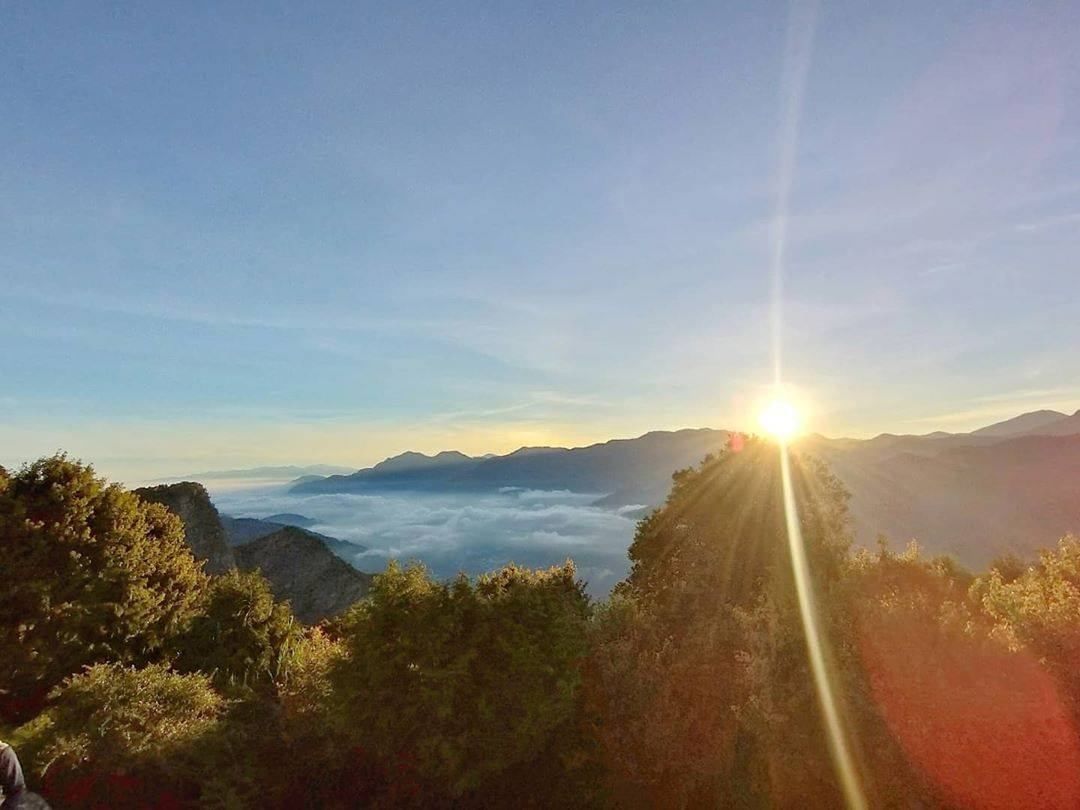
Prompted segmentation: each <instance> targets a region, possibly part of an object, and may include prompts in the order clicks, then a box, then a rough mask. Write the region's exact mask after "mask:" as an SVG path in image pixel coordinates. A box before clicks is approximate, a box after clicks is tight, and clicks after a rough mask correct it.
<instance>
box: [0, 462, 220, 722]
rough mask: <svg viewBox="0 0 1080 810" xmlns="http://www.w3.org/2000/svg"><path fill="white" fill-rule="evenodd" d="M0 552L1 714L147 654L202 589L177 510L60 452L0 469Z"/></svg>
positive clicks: (9, 715) (14, 713)
mask: <svg viewBox="0 0 1080 810" xmlns="http://www.w3.org/2000/svg"><path fill="white" fill-rule="evenodd" d="M0 557H2V559H3V561H4V562H3V565H4V587H3V588H2V589H0V684H4V687H5V689H6V691H5V692H0V715H2V716H3V717H4V718H6V719H7V720H8V721H13V720H16V721H17V720H24V719H26V718H28V717H30V716H32V715H33V714H34V713H35V712H36V711H37V710H38V709H39V708H40V707H41V705H42V701H43V699H44V697H45V695H46V694H47V693H48V692H49V690H50V689H52V688H53V687H54V686H56V685H57V684H59V683H60V682H61V681H62V680H63V679H64V678H65V677H67V676H68V675H71V674H73V673H75V672H78V671H79V670H80V669H81V668H82V667H83V666H85V665H87V664H93V663H97V662H107V661H116V662H121V663H135V664H139V663H144V662H146V661H149V660H151V659H152V657H153V656H155V655H156V654H158V653H159V652H160V651H161V650H162V649H163V647H164V646H165V644H166V643H167V641H168V640H169V639H170V638H171V637H172V636H174V635H175V634H176V633H177V632H178V631H179V630H181V629H182V628H183V627H184V626H185V625H186V624H187V622H188V620H189V619H190V618H191V616H192V614H193V612H194V608H195V606H196V604H197V603H198V601H199V599H200V596H201V593H202V590H203V588H204V586H205V577H204V576H203V575H202V573H201V571H200V565H199V564H198V563H196V561H195V560H194V559H193V558H192V556H191V553H190V552H189V550H188V548H187V546H186V545H185V544H184V536H183V526H182V525H181V523H180V521H179V520H178V519H177V518H175V517H174V516H172V515H170V514H169V513H168V512H167V511H166V510H165V508H164V507H161V506H157V505H151V504H145V503H143V502H142V501H140V500H139V498H137V497H136V496H135V495H133V494H132V493H130V492H127V491H125V490H123V489H122V488H121V487H119V486H118V485H115V484H112V485H109V484H106V482H105V481H104V480H103V479H101V478H99V477H98V476H96V475H95V474H94V471H93V469H92V468H91V467H89V466H87V465H84V464H81V463H79V462H75V461H70V460H68V459H67V457H66V456H63V455H56V456H52V457H50V458H44V459H41V460H40V461H36V462H34V463H33V464H29V465H26V466H24V467H23V468H22V469H20V470H19V471H18V472H16V473H14V474H12V475H9V474H8V473H6V472H5V471H3V469H2V468H0Z"/></svg>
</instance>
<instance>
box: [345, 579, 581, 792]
mask: <svg viewBox="0 0 1080 810" xmlns="http://www.w3.org/2000/svg"><path fill="white" fill-rule="evenodd" d="M588 611H589V606H588V600H587V598H586V597H585V595H584V593H583V592H582V589H581V584H580V583H579V582H578V581H577V580H576V578H575V571H574V568H573V565H572V564H570V563H567V564H566V565H564V566H561V567H556V568H552V569H549V570H547V571H529V570H526V569H522V568H518V567H515V566H508V567H507V568H504V569H503V570H501V571H499V572H496V573H494V574H490V575H486V576H482V577H480V578H478V580H477V581H476V583H475V585H473V584H471V583H470V582H469V581H468V580H467V579H466V578H465V577H459V578H458V579H456V580H455V581H454V582H452V583H441V582H436V581H435V580H433V579H432V578H431V576H430V575H429V574H428V572H427V571H426V570H425V569H424V568H422V567H421V566H416V565H414V566H410V567H408V568H405V569H401V568H399V567H397V566H396V565H391V566H389V567H388V569H387V571H386V572H385V573H383V574H381V575H379V576H378V577H376V579H375V583H374V586H373V588H372V591H371V593H370V595H369V597H368V599H367V600H365V601H364V602H361V603H359V604H358V605H357V606H356V607H354V608H353V609H352V611H351V612H350V614H349V615H348V616H347V617H346V619H345V621H344V643H345V648H346V651H347V655H348V658H347V660H346V661H344V662H343V664H342V665H340V666H338V667H337V668H336V669H335V672H334V680H335V686H336V687H337V693H338V698H339V700H340V701H341V703H340V716H341V718H342V720H343V721H344V722H345V723H346V725H347V727H348V728H349V729H350V730H351V731H352V734H353V739H354V740H355V742H356V743H357V744H359V745H361V746H363V748H364V749H365V750H369V751H371V752H372V753H373V754H374V755H375V756H376V757H377V758H378V759H379V761H381V762H383V763H393V764H394V767H395V768H396V769H397V770H398V772H399V773H400V774H401V779H399V782H402V781H403V782H408V781H409V780H415V782H416V789H417V790H418V791H420V790H424V791H430V792H431V794H432V795H434V796H444V797H451V798H453V797H463V796H465V795H466V794H469V793H471V792H474V791H478V790H482V789H486V790H490V791H496V790H498V789H499V787H498V785H497V784H496V783H497V782H498V781H499V779H500V778H502V777H504V776H505V775H506V774H507V773H509V772H510V771H511V770H512V769H515V768H517V767H519V766H520V767H521V768H522V771H521V772H520V775H519V778H524V779H526V780H527V781H526V782H517V783H516V785H515V788H516V792H517V793H518V795H519V796H524V797H532V798H533V800H534V801H540V800H542V798H543V797H544V796H546V795H550V794H551V792H552V791H553V790H557V789H559V788H560V787H561V786H567V785H569V783H570V782H571V781H572V780H571V779H570V777H569V776H568V768H570V770H572V767H570V765H569V763H570V762H571V760H572V759H573V758H572V757H571V756H569V752H567V751H564V750H561V749H560V748H559V743H560V742H563V741H566V742H570V741H573V740H576V739H578V735H577V734H576V733H575V732H574V726H575V723H576V719H577V715H578V710H579V705H580V698H579V692H578V685H579V683H580V680H581V674H580V663H581V660H582V658H583V657H584V655H585V650H586V623H587V619H588ZM564 755H566V756H564ZM553 760H554V761H555V762H554V764H553V762H552V761H553ZM552 771H554V772H555V773H554V774H552ZM530 775H531V776H532V777H533V780H529V776H530ZM541 775H542V779H543V781H539V779H537V777H541ZM534 780H535V781H534ZM560 783H561V785H560Z"/></svg>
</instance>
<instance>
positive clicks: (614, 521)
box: [212, 487, 637, 595]
mask: <svg viewBox="0 0 1080 810" xmlns="http://www.w3.org/2000/svg"><path fill="white" fill-rule="evenodd" d="M212 494H213V497H214V502H215V504H216V505H217V507H218V509H219V510H220V511H221V512H223V513H225V514H228V515H232V516H234V517H266V516H268V515H272V514H275V513H281V512H294V513H299V514H302V515H306V516H308V517H311V518H314V519H315V520H317V521H318V525H315V526H313V527H312V528H313V529H314V530H315V531H318V532H322V533H323V534H327V535H330V536H332V537H337V538H339V539H341V540H348V541H351V542H355V543H359V544H362V545H364V546H366V547H367V550H366V551H363V552H360V553H359V554H358V555H357V558H356V566H357V567H358V568H360V569H361V570H365V571H379V570H382V568H383V567H384V566H385V565H386V562H387V561H388V560H391V559H397V560H400V561H403V562H404V561H408V560H414V559H415V560H421V561H422V562H424V563H425V564H426V565H427V566H428V567H429V568H431V569H432V571H433V572H434V573H435V574H436V575H438V576H442V577H447V576H452V575H454V574H456V573H457V572H458V571H465V572H466V573H468V574H477V573H481V572H484V571H490V570H492V569H495V568H498V567H500V566H502V565H504V564H506V563H508V562H516V563H519V564H522V565H527V566H530V567H539V566H548V565H554V564H556V563H561V562H563V561H564V560H565V559H566V558H568V557H570V558H572V559H573V560H574V561H575V563H577V566H578V572H579V575H580V576H581V578H582V579H584V580H586V582H587V584H588V589H589V591H590V592H591V593H593V594H594V595H603V594H606V593H607V591H608V590H609V589H610V588H611V587H612V586H613V585H614V584H615V583H616V582H617V581H618V580H619V579H621V578H622V577H623V576H624V575H625V573H626V570H627V567H628V561H627V557H626V550H627V547H628V545H629V544H630V541H631V539H632V538H633V534H634V526H635V519H636V514H637V512H636V507H627V508H623V509H620V510H609V509H601V508H597V507H594V506H590V503H592V502H593V501H595V500H596V498H597V497H598V496H597V495H583V494H578V493H571V492H549V491H538V490H520V489H513V488H510V489H506V490H503V491H502V492H499V493H497V494H492V495H469V496H460V495H427V494H406V493H382V494H371V495H368V494H363V495H358V494H332V495H315V496H296V495H290V494H288V493H285V492H283V491H282V490H281V489H280V488H278V487H274V488H247V489H226V490H216V491H215V490H213V489H212Z"/></svg>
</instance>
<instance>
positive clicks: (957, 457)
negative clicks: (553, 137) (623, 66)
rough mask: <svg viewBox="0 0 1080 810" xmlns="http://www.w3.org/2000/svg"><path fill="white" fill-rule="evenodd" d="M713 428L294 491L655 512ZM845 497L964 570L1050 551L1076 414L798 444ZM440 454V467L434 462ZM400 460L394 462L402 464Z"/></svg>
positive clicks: (393, 469) (872, 525) (856, 512)
mask: <svg viewBox="0 0 1080 810" xmlns="http://www.w3.org/2000/svg"><path fill="white" fill-rule="evenodd" d="M729 436H730V433H729V432H728V431H725V430H713V429H708V428H702V429H687V430H680V431H656V432H653V433H647V434H645V435H643V436H639V437H637V438H635V439H616V440H612V441H609V442H603V443H600V444H594V445H591V446H589V447H580V448H572V449H567V448H522V449H520V450H518V451H515V452H513V453H509V454H507V455H502V456H493V457H490V458H470V457H468V456H465V455H464V454H461V453H444V454H439V455H438V456H435V457H428V456H420V454H404V455H405V456H406V457H407V458H408V459H412V460H417V459H415V457H416V456H420V458H422V459H428V461H427V462H422V463H419V464H413V463H395V464H387V463H386V462H384V463H383V464H381V465H378V464H377V465H375V466H374V467H371V468H368V469H365V470H359V471H357V472H355V473H352V474H351V475H335V476H330V477H327V478H320V479H308V480H305V481H301V482H296V483H295V484H294V486H293V487H292V488H291V489H290V492H291V493H293V494H303V495H313V494H323V493H331V492H346V493H347V492H357V493H359V492H379V491H412V492H448V493H469V492H478V493H479V492H497V491H500V490H505V489H507V488H525V489H537V490H569V491H572V492H577V493H588V494H595V495H596V496H597V500H596V501H595V503H596V504H597V505H598V506H604V507H622V506H627V505H631V504H642V505H646V506H653V507H655V506H658V505H660V504H661V503H662V502H663V500H664V498H665V497H666V496H667V493H668V491H669V490H670V487H671V475H672V473H673V472H675V471H676V470H678V469H682V468H685V467H690V466H695V465H697V464H698V463H700V461H701V460H702V459H703V458H704V457H705V456H706V455H708V454H710V453H715V452H717V451H719V450H721V449H722V448H724V446H725V445H726V444H727V441H728V437H729ZM797 448H798V449H800V450H802V451H805V452H809V453H812V454H814V455H817V456H819V457H821V458H822V459H823V460H824V461H826V462H827V463H828V464H829V465H830V467H831V468H832V469H833V471H834V473H835V474H836V475H837V477H838V478H839V479H840V480H841V481H842V482H843V483H844V484H845V486H846V487H847V488H848V490H849V491H850V492H851V495H852V498H851V511H852V518H853V522H854V528H855V531H856V536H857V538H858V540H859V541H860V542H863V543H866V544H872V542H873V540H874V538H875V536H876V535H878V534H879V533H883V534H885V535H887V536H889V537H890V538H891V539H892V540H893V541H894V542H896V543H898V544H902V543H906V542H907V541H908V540H909V539H912V538H916V539H918V540H919V541H920V542H921V543H923V544H924V545H925V546H926V547H927V549H928V550H930V551H933V552H947V553H952V554H955V555H956V556H957V557H958V558H959V559H960V561H961V562H963V563H965V564H967V565H973V566H982V565H985V564H986V563H987V562H988V561H989V560H990V559H992V558H993V557H995V556H997V555H999V554H1001V553H1005V552H1010V551H1011V552H1015V553H1019V554H1027V553H1028V552H1030V551H1031V550H1032V549H1034V548H1037V547H1042V546H1047V545H1050V544H1053V543H1054V542H1056V540H1057V539H1058V538H1059V537H1061V536H1062V535H1064V534H1066V533H1068V532H1070V531H1080V411H1077V412H1076V413H1074V414H1072V415H1071V416H1070V415H1067V414H1064V413H1060V412H1057V411H1045V410H1044V411H1034V412H1031V413H1028V414H1022V415H1020V416H1018V417H1014V418H1012V419H1007V420H1005V421H1003V422H998V423H996V424H993V425H988V426H986V427H984V428H980V429H979V430H976V431H972V432H971V433H945V432H943V431H936V432H934V433H928V434H923V435H896V434H887V433H886V434H880V435H878V436H875V437H873V438H871V439H846V438H838V439H833V438H828V437H825V436H820V435H811V436H806V437H803V438H802V439H800V440H799V442H798V443H797ZM440 456H441V457H443V459H444V461H443V462H441V463H430V462H431V460H433V459H436V458H439V457H440ZM397 458H398V459H402V457H401V456H399V457H397Z"/></svg>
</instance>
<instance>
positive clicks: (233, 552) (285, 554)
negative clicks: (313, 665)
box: [135, 481, 373, 622]
mask: <svg viewBox="0 0 1080 810" xmlns="http://www.w3.org/2000/svg"><path fill="white" fill-rule="evenodd" d="M135 494H136V495H138V496H139V497H140V498H142V499H143V500H145V501H150V502H152V503H159V504H161V505H163V506H164V507H165V508H167V509H168V510H169V511H170V512H172V513H173V514H175V515H176V516H177V517H179V518H180V520H181V521H183V523H184V539H185V541H186V542H187V544H188V546H189V547H190V548H191V551H192V554H193V555H194V556H195V557H196V559H199V560H203V561H204V563H205V570H206V572H207V573H209V574H222V573H225V572H226V571H229V570H232V569H235V568H239V569H240V570H243V571H255V570H258V571H261V572H262V575H263V576H264V577H266V579H267V581H268V582H269V583H270V589H271V590H272V591H273V593H274V596H275V597H276V598H278V599H282V600H287V601H288V602H289V603H290V604H291V606H292V610H293V613H294V614H295V615H296V617H297V618H298V619H300V620H301V621H303V622H317V621H319V620H321V619H325V618H328V617H330V616H334V615H336V614H338V613H340V612H341V611H343V610H345V609H346V608H347V607H349V606H350V605H352V604H353V603H354V602H356V601H357V600H358V599H360V598H361V597H363V596H364V595H365V594H366V593H367V591H368V589H369V588H370V587H371V581H372V578H373V575H372V574H368V573H365V572H363V571H358V570H357V569H356V568H355V567H353V565H352V562H353V559H355V557H356V555H357V554H358V553H359V552H362V551H363V550H364V547H363V546H360V545H357V544H354V543H347V542H345V541H344V540H338V539H336V538H333V537H328V536H326V535H322V534H319V533H317V532H313V531H311V530H310V529H309V528H305V527H303V526H296V525H290V523H293V522H295V523H300V524H305V523H306V524H308V525H312V524H313V523H314V521H312V520H311V518H308V517H305V516H304V515H297V514H291V513H287V514H277V515H272V516H271V517H273V518H275V519H276V520H269V519H266V520H258V519H255V518H233V517H230V516H228V515H222V514H220V513H219V512H218V510H217V508H216V507H215V506H214V504H213V503H212V502H211V500H210V496H209V494H208V493H207V491H206V488H205V487H203V485H202V484H199V483H196V482H193V481H183V482H179V483H176V484H161V485H158V486H154V487H144V488H141V489H136V490H135Z"/></svg>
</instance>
